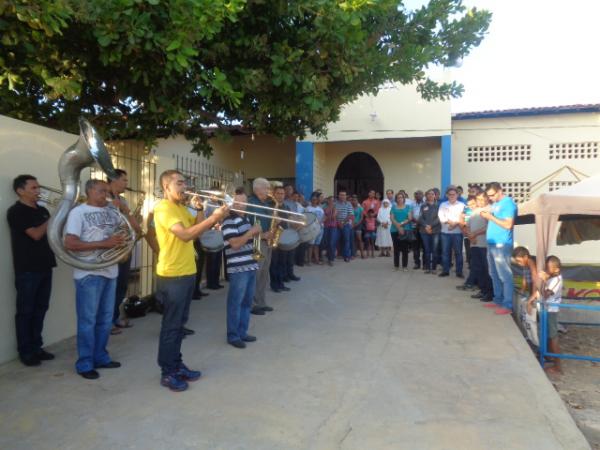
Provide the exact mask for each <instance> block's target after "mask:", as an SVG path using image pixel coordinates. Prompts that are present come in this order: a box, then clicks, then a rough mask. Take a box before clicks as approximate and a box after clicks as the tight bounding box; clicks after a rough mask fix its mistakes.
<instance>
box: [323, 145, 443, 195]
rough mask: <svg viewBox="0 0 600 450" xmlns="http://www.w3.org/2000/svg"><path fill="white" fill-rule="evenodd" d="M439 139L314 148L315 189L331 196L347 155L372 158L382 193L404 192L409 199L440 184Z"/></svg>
mask: <svg viewBox="0 0 600 450" xmlns="http://www.w3.org/2000/svg"><path fill="white" fill-rule="evenodd" d="M440 146H441V144H440V138H439V137H434V138H418V139H378V140H369V141H350V142H327V143H316V144H315V172H314V173H315V186H314V188H315V189H317V188H319V189H322V190H323V192H324V193H325V194H333V183H334V179H335V174H336V171H337V169H338V167H339V165H340V163H341V162H342V161H343V159H344V158H345V157H346V156H348V155H349V154H350V153H354V152H365V153H368V154H370V155H371V156H373V158H375V160H376V161H377V163H378V164H379V166H380V168H381V170H382V172H383V176H384V189H393V190H394V191H398V190H399V189H405V190H406V192H408V193H409V194H410V195H411V196H412V193H413V192H414V191H415V190H417V189H421V190H426V189H429V188H431V187H434V186H439V184H440V173H441V167H440V160H441V149H440Z"/></svg>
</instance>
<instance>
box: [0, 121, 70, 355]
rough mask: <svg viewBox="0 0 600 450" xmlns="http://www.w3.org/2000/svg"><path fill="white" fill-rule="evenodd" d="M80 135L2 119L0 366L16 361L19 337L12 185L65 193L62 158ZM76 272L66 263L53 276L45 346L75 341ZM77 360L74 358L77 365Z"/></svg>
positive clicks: (0, 167) (60, 264)
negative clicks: (34, 182)
mask: <svg viewBox="0 0 600 450" xmlns="http://www.w3.org/2000/svg"><path fill="white" fill-rule="evenodd" d="M76 140H77V136H75V135H72V134H68V133H63V132H60V131H55V130H50V129H48V128H44V127H40V126H37V125H32V124H29V123H26V122H21V121H19V120H14V119H10V118H8V117H5V116H0V160H1V161H2V164H1V165H0V210H2V213H3V215H4V218H3V219H2V220H0V253H1V254H3V255H4V258H2V259H1V260H0V286H4V289H2V291H1V292H0V309H1V310H2V315H0V363H2V362H5V361H8V360H10V359H12V358H14V357H16V356H17V344H16V338H15V324H14V323H15V321H14V316H15V295H16V294H15V289H14V271H13V265H12V250H11V247H10V232H9V228H8V223H7V221H6V210H7V209H8V208H9V207H10V206H11V205H12V204H13V203H14V202H15V201H16V195H15V193H14V192H13V190H12V180H13V178H14V177H15V176H17V175H19V174H24V173H26V174H31V175H33V176H35V177H37V178H38V181H39V182H40V183H41V184H44V185H47V186H51V187H56V188H60V183H59V180H58V169H57V165H58V159H59V157H60V155H61V154H62V153H63V152H64V150H65V149H66V148H67V147H68V146H70V145H71V144H73V143H74V142H75V141H76ZM72 273H73V272H72V269H71V268H70V267H68V266H66V265H64V264H62V263H60V262H59V263H58V268H57V269H55V271H54V278H53V288H52V297H51V299H50V309H49V311H48V314H47V315H46V321H45V324H44V334H43V337H44V342H45V344H52V343H54V342H57V341H60V340H62V339H65V338H67V337H70V336H73V335H74V334H75V330H76V324H75V289H74V285H73V277H72ZM74 362H75V355H73V363H74Z"/></svg>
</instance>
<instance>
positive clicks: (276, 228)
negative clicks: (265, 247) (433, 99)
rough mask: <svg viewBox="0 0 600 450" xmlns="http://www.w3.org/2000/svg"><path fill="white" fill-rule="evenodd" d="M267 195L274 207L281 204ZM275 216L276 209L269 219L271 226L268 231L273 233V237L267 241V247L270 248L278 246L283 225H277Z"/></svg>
mask: <svg viewBox="0 0 600 450" xmlns="http://www.w3.org/2000/svg"><path fill="white" fill-rule="evenodd" d="M269 197H270V198H271V199H272V200H273V203H275V206H274V208H277V209H279V207H280V206H281V205H280V204H279V203H277V200H275V198H274V197H272V196H269ZM277 217H278V216H277V211H273V218H272V219H271V226H270V227H269V231H270V232H271V233H272V234H273V237H272V238H271V239H270V240H269V242H268V244H269V247H271V248H277V247H278V246H279V239H281V233H282V232H283V227H282V226H281V225H279V221H278V220H277Z"/></svg>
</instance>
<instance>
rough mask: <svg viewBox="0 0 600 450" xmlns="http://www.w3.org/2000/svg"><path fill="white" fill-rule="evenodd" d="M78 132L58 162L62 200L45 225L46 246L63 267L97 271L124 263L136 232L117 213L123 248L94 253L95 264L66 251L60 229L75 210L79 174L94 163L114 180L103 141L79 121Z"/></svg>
mask: <svg viewBox="0 0 600 450" xmlns="http://www.w3.org/2000/svg"><path fill="white" fill-rule="evenodd" d="M79 130H80V132H79V139H78V140H77V142H75V143H74V144H73V145H71V146H70V147H69V148H67V149H66V150H65V151H64V153H63V154H62V155H61V157H60V160H59V161H58V174H59V178H60V184H61V186H62V190H61V192H62V197H61V199H60V202H59V203H58V206H57V208H56V211H55V213H54V215H53V216H52V217H51V218H50V223H49V224H48V232H47V234H48V243H49V244H50V247H51V248H52V250H53V251H54V254H55V255H56V256H58V257H59V258H60V259H61V260H62V261H63V262H64V263H66V264H68V265H70V266H73V267H77V268H79V269H83V270H96V269H102V268H104V267H108V266H112V265H113V264H116V263H118V262H119V261H121V260H122V259H124V258H125V257H126V256H127V255H128V254H129V253H130V252H131V250H132V249H133V246H134V245H135V231H134V230H133V228H132V227H131V224H130V223H129V221H128V220H127V218H126V217H125V216H124V215H123V214H122V213H121V212H120V211H118V210H117V211H116V212H117V214H119V216H120V218H121V224H120V226H119V230H118V231H117V232H118V233H120V234H123V235H125V236H126V239H125V243H124V244H123V245H122V246H119V247H115V248H111V249H107V250H97V251H95V258H94V259H95V261H94V262H90V261H89V260H88V258H89V256H88V258H86V260H82V259H79V257H78V256H79V255H78V254H77V252H71V251H68V250H66V249H65V247H64V236H63V229H64V226H65V223H66V221H67V216H68V215H69V212H70V211H71V209H72V208H73V207H74V206H76V204H77V200H78V199H79V189H80V187H79V181H80V174H81V171H82V170H83V169H84V168H86V167H89V166H91V165H92V164H94V163H98V165H99V166H100V168H101V169H102V171H103V172H104V173H105V174H106V175H107V176H108V177H109V178H114V177H116V173H115V168H114V167H113V164H112V161H111V159H110V155H109V153H108V150H106V147H105V145H104V142H103V141H102V138H101V137H100V136H99V135H98V133H97V132H96V130H95V129H94V127H93V126H92V125H91V124H90V123H89V122H88V121H87V120H86V119H84V118H83V117H80V118H79Z"/></svg>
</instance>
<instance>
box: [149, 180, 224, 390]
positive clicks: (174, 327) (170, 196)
mask: <svg viewBox="0 0 600 450" xmlns="http://www.w3.org/2000/svg"><path fill="white" fill-rule="evenodd" d="M160 184H161V186H162V189H163V192H164V199H163V200H161V201H160V202H159V203H158V204H157V205H156V206H155V208H154V223H155V227H156V238H157V240H158V245H159V247H160V253H159V255H158V264H157V266H156V274H157V293H156V295H157V297H158V299H159V300H160V301H161V302H162V304H163V306H164V313H163V318H162V324H161V329H160V340H159V344H158V365H159V366H160V368H161V371H162V375H161V380H160V384H161V385H163V386H165V387H168V388H169V389H171V390H172V391H185V390H186V389H187V388H188V384H187V382H188V381H196V380H197V379H198V378H200V376H201V373H200V372H199V371H196V370H190V369H188V368H187V367H186V366H185V364H183V361H182V358H181V341H182V339H183V324H184V321H185V319H186V318H187V316H188V314H189V310H190V303H191V300H192V294H193V293H194V283H195V280H196V262H195V255H194V240H195V239H197V238H198V237H199V236H200V235H201V234H202V233H203V232H205V231H207V230H209V229H211V228H212V227H213V226H214V225H215V224H216V223H217V222H218V221H219V220H221V219H222V218H223V217H225V216H226V215H227V214H229V210H228V208H227V207H226V206H222V207H220V208H217V209H216V210H215V211H214V212H213V214H212V215H211V216H210V217H209V218H207V219H204V220H202V218H203V216H202V214H198V216H197V218H194V217H193V216H192V215H191V214H190V213H189V211H188V210H187V208H186V206H185V205H184V203H185V200H186V195H185V193H184V192H185V189H186V185H185V179H184V177H183V175H182V174H181V173H180V172H178V171H177V170H166V171H165V172H163V173H162V174H161V175H160Z"/></svg>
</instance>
